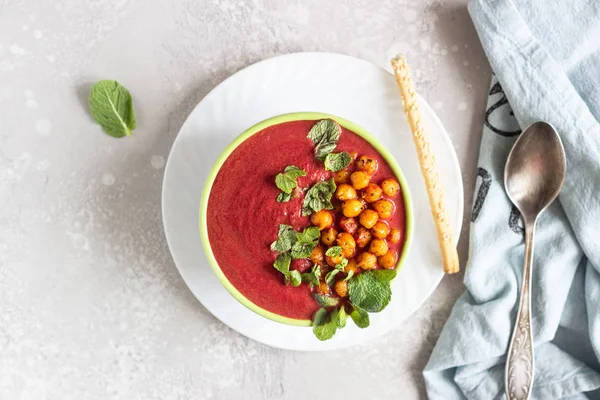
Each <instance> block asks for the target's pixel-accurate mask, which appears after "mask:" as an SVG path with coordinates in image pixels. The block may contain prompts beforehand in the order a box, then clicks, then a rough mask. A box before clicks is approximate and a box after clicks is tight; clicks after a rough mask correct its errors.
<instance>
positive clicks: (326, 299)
mask: <svg viewBox="0 0 600 400" xmlns="http://www.w3.org/2000/svg"><path fill="white" fill-rule="evenodd" d="M312 297H313V299H315V300H316V302H317V303H319V305H320V306H321V307H335V306H337V305H338V304H340V299H339V298H337V297H331V296H327V295H325V294H319V293H313V294H312Z"/></svg>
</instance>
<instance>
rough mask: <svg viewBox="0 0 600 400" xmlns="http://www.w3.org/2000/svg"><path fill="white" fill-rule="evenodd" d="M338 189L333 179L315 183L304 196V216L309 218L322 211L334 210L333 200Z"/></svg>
mask: <svg viewBox="0 0 600 400" xmlns="http://www.w3.org/2000/svg"><path fill="white" fill-rule="evenodd" d="M336 187H337V186H336V185H335V182H334V181H333V179H329V180H326V181H324V182H317V183H315V184H314V185H313V186H312V187H311V188H310V189H308V191H307V192H306V195H305V196H304V202H303V203H302V215H303V216H307V215H310V214H312V213H314V212H317V211H321V210H333V204H332V203H331V198H332V197H333V194H334V193H335V189H336Z"/></svg>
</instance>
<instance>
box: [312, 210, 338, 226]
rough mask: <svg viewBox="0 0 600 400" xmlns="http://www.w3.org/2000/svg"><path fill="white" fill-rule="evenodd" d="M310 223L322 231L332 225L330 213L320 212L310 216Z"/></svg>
mask: <svg viewBox="0 0 600 400" xmlns="http://www.w3.org/2000/svg"><path fill="white" fill-rule="evenodd" d="M310 223H311V224H313V225H314V226H316V227H318V228H319V229H321V230H323V229H325V228H329V227H330V226H331V225H333V215H331V212H330V211H327V210H321V211H317V212H316V213H313V214H312V215H311V216H310Z"/></svg>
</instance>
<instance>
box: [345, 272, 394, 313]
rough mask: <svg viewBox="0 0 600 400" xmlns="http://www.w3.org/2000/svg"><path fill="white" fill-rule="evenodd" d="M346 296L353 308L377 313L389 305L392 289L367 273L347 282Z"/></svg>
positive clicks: (386, 283)
mask: <svg viewBox="0 0 600 400" xmlns="http://www.w3.org/2000/svg"><path fill="white" fill-rule="evenodd" d="M348 294H349V296H350V301H351V302H352V304H354V305H355V306H357V307H359V308H362V309H363V310H365V311H368V312H379V311H381V310H383V309H384V308H385V307H386V306H387V305H388V304H389V302H390V300H391V298H392V289H391V288H390V283H389V282H386V281H380V280H379V279H377V278H376V277H375V275H374V274H373V272H371V271H369V272H363V273H362V274H358V275H357V276H355V277H353V278H352V279H350V280H349V281H348Z"/></svg>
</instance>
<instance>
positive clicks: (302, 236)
mask: <svg viewBox="0 0 600 400" xmlns="http://www.w3.org/2000/svg"><path fill="white" fill-rule="evenodd" d="M320 237H321V231H320V230H319V228H317V227H316V226H309V227H308V228H306V229H304V230H303V231H302V232H301V233H299V234H298V241H299V242H304V243H315V244H316V243H318V241H319V238H320Z"/></svg>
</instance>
